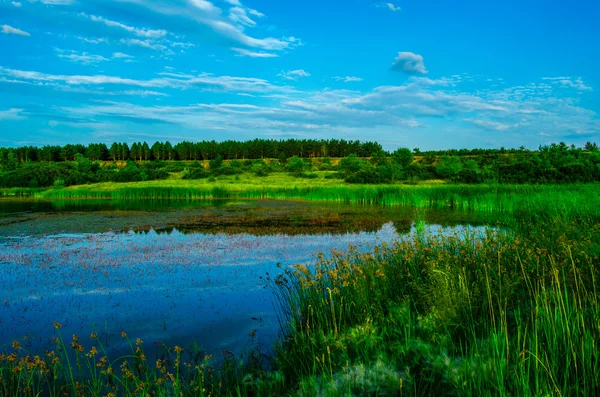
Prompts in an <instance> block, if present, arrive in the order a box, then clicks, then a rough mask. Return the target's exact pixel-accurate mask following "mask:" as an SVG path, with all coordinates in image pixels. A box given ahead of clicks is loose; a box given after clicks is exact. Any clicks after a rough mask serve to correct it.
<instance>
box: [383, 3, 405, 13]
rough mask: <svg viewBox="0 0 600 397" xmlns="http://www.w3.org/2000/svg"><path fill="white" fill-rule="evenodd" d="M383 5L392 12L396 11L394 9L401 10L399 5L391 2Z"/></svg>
mask: <svg viewBox="0 0 600 397" xmlns="http://www.w3.org/2000/svg"><path fill="white" fill-rule="evenodd" d="M385 5H386V6H387V8H388V9H389V10H391V11H394V12H396V11H402V8H400V7H397V6H395V5H394V4H392V3H385Z"/></svg>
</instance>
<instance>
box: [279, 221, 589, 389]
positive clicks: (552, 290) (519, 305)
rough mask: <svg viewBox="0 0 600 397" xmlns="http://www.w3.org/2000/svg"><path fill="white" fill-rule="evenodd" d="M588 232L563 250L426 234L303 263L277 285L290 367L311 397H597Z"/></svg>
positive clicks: (502, 239) (560, 244)
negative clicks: (443, 396) (396, 396)
mask: <svg viewBox="0 0 600 397" xmlns="http://www.w3.org/2000/svg"><path fill="white" fill-rule="evenodd" d="M565 222H567V221H565ZM581 222H582V220H581V219H578V220H577V221H574V222H571V224H572V226H573V227H572V233H571V234H569V233H563V234H559V233H556V235H555V238H557V239H555V240H553V241H549V240H548V239H544V238H541V239H538V238H537V236H535V235H534V233H530V234H529V235H527V236H523V235H521V234H515V233H513V232H511V233H508V232H499V231H491V230H490V231H488V232H487V233H486V234H485V235H477V234H474V233H469V232H466V233H465V234H460V235H458V234H457V235H450V236H448V235H437V236H426V235H423V234H421V235H417V236H416V237H414V238H411V239H406V240H403V241H398V242H397V243H395V244H393V245H389V246H388V245H385V244H383V245H380V246H377V247H375V249H374V250H373V252H368V253H365V252H362V251H359V250H357V249H351V250H350V252H348V253H334V254H333V255H332V256H331V257H330V258H326V257H322V258H321V259H320V260H319V262H318V263H317V265H316V266H314V267H313V268H308V267H306V266H296V267H295V268H293V269H292V270H289V271H287V272H286V274H284V275H282V276H280V277H278V278H276V279H275V280H272V282H271V286H272V288H273V290H274V291H275V293H276V295H277V297H278V302H279V304H280V310H281V311H280V318H281V321H282V325H283V326H284V329H285V330H286V335H287V338H286V339H285V340H284V341H283V342H282V343H281V345H280V346H279V348H278V354H277V363H278V365H279V369H280V371H281V372H282V373H283V374H284V375H285V378H286V379H287V380H289V381H290V387H291V386H294V385H296V387H299V393H300V394H302V395H327V396H330V395H331V396H337V395H339V396H346V395H404V396H413V395H414V396H417V395H419V396H423V395H460V396H498V395H502V396H531V395H561V396H569V395H589V396H592V395H598V393H600V378H598V376H597V375H596V374H597V373H598V371H600V357H599V356H598V355H597V354H595V353H594V352H595V349H597V347H598V346H597V343H598V342H597V341H599V340H600V327H598V322H597V321H598V318H599V317H598V316H599V315H600V308H599V306H598V303H600V302H598V297H599V295H598V292H599V291H598V290H597V283H598V280H599V277H598V276H599V274H598V272H599V270H598V267H597V265H598V255H590V252H593V250H592V249H591V248H593V246H594V244H596V242H594V241H593V238H589V237H586V236H585V234H587V233H588V232H584V233H582V234H580V235H579V236H575V233H576V227H579V229H580V230H581V229H582V228H583V229H586V228H588V226H589V228H594V227H596V229H597V225H590V224H587V225H582V223H581ZM564 226H565V223H562V224H560V225H559V226H557V227H558V228H563V227H564ZM552 227H554V226H553V225H542V224H537V225H531V224H530V225H529V228H535V229H534V230H538V231H539V230H544V231H543V233H546V232H547V231H548V230H547V229H550V228H552ZM520 228H525V225H521V226H520ZM540 228H545V229H540ZM538 233H542V232H538ZM579 237H581V239H579ZM596 239H597V237H596Z"/></svg>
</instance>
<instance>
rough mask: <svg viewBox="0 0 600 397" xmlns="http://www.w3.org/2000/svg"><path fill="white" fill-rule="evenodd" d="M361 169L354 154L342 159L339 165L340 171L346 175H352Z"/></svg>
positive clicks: (361, 164) (360, 162)
mask: <svg viewBox="0 0 600 397" xmlns="http://www.w3.org/2000/svg"><path fill="white" fill-rule="evenodd" d="M362 168H363V163H362V161H361V160H360V159H359V158H358V156H357V155H356V154H354V153H353V154H350V155H348V156H346V157H344V158H343V159H342V161H341V162H340V165H339V169H340V171H343V172H345V173H346V174H347V175H350V174H354V173H356V172H358V171H360V170H361V169H362Z"/></svg>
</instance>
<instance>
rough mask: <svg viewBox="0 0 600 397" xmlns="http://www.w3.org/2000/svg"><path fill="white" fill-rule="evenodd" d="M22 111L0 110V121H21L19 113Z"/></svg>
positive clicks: (21, 117)
mask: <svg viewBox="0 0 600 397" xmlns="http://www.w3.org/2000/svg"><path fill="white" fill-rule="evenodd" d="M22 111H23V109H15V108H12V109H8V110H0V120H21V119H23V118H24V117H23V116H21V114H20V113H21V112H22Z"/></svg>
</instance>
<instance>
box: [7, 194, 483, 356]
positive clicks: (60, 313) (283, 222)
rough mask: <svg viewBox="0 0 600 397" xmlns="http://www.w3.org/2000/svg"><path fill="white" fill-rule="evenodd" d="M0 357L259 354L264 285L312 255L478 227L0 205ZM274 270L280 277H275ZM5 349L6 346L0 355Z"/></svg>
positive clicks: (265, 310)
mask: <svg viewBox="0 0 600 397" xmlns="http://www.w3.org/2000/svg"><path fill="white" fill-rule="evenodd" d="M0 207H1V208H2V210H1V211H0V213H1V216H0V351H1V350H3V349H4V348H5V347H6V345H8V344H10V343H11V342H13V341H17V340H18V341H21V343H22V345H24V347H25V348H27V349H29V350H30V351H39V350H42V349H44V348H47V347H49V346H50V341H51V339H52V338H53V337H54V336H56V333H55V330H54V327H53V322H54V321H57V322H59V323H62V324H63V325H64V328H63V329H62V330H61V331H63V334H64V335H68V336H69V337H70V335H72V334H78V335H80V336H87V335H89V334H90V333H91V332H92V331H94V332H97V333H98V334H99V335H100V338H101V340H102V342H103V344H104V345H105V347H106V348H107V349H108V350H109V351H111V352H112V353H114V354H123V353H128V352H130V347H129V344H128V343H127V342H126V341H125V340H123V339H122V338H121V331H124V332H126V333H127V334H128V335H129V336H130V337H131V338H133V339H135V338H141V339H142V340H143V341H144V342H145V344H146V346H147V347H148V346H150V345H152V344H161V343H164V344H166V345H170V346H173V345H180V346H189V345H190V344H192V343H196V344H197V345H198V346H202V347H204V348H205V349H206V350H207V351H208V352H217V351H221V350H223V349H227V350H230V351H233V352H236V353H239V352H241V351H243V350H244V348H245V347H247V344H248V343H249V341H250V337H249V334H250V333H251V332H252V331H254V330H256V331H257V332H256V338H255V342H256V343H259V344H260V345H261V346H262V347H263V348H264V350H268V348H269V346H271V345H272V343H273V342H274V341H275V340H276V339H277V335H278V332H279V324H278V322H277V317H276V315H275V310H274V307H273V301H272V295H271V292H270V290H269V289H267V288H266V282H265V277H266V275H267V274H269V275H271V276H274V275H277V274H279V273H280V272H282V271H283V269H285V268H286V267H288V266H291V265H294V264H298V263H307V264H311V263H314V260H315V258H316V256H317V253H318V252H323V253H325V254H327V253H329V252H331V250H333V249H337V250H346V249H347V247H348V245H349V244H352V245H355V246H358V247H360V249H364V250H369V249H370V247H372V246H373V245H375V244H378V243H381V242H388V243H390V242H393V241H395V240H397V239H399V238H404V237H406V236H407V235H410V234H411V233H414V222H415V219H417V218H418V219H421V220H424V221H425V222H426V223H427V226H426V229H427V230H428V231H429V232H432V233H439V232H444V231H446V232H447V231H451V230H453V229H454V228H457V227H458V228H462V227H464V226H463V225H466V224H470V225H472V226H471V227H473V226H475V227H482V226H481V221H480V220H478V219H476V218H473V217H471V218H470V219H469V216H468V215H467V214H456V213H453V212H447V213H440V212H439V211H437V212H435V213H433V212H427V213H415V210H413V209H399V208H396V209H383V208H379V207H378V208H375V207H372V208H369V207H356V206H345V205H339V204H310V203H302V202H268V201H252V202H218V203H210V202H196V203H193V202H192V203H178V204H175V205H173V204H172V203H171V204H170V205H168V204H166V203H163V205H161V204H160V203H138V206H136V205H135V204H134V203H131V202H130V203H112V202H88V203H85V202H83V203H82V202H76V203H75V202H71V203H65V202H58V203H53V202H41V203H40V202H12V201H4V202H0ZM278 264H280V266H277V265H278ZM1 346H4V347H1Z"/></svg>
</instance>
